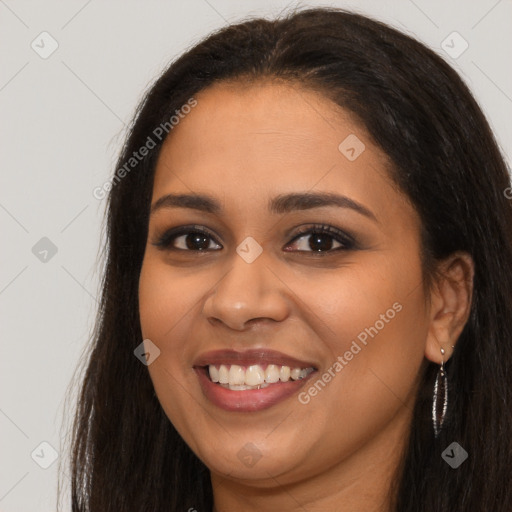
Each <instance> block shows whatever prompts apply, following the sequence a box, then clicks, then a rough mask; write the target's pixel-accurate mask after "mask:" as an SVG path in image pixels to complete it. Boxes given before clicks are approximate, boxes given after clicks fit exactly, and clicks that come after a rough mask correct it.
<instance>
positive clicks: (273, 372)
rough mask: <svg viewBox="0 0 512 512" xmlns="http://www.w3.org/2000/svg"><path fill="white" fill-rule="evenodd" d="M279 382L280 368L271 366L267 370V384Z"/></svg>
mask: <svg viewBox="0 0 512 512" xmlns="http://www.w3.org/2000/svg"><path fill="white" fill-rule="evenodd" d="M278 380H279V366H277V365H275V364H269V365H268V366H267V368H266V370H265V382H270V383H274V382H277V381H278Z"/></svg>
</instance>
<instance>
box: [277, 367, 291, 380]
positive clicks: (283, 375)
mask: <svg viewBox="0 0 512 512" xmlns="http://www.w3.org/2000/svg"><path fill="white" fill-rule="evenodd" d="M279 380H280V381H281V382H288V381H289V380H290V367H289V366H281V369H280V370H279Z"/></svg>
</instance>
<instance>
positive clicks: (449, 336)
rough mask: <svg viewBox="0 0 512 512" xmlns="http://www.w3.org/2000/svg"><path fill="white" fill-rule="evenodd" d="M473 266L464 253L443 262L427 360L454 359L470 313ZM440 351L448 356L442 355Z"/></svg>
mask: <svg viewBox="0 0 512 512" xmlns="http://www.w3.org/2000/svg"><path fill="white" fill-rule="evenodd" d="M473 277H474V262H473V258H471V256H470V255H469V254H467V253H465V252H456V253H453V254H451V255H450V256H449V257H448V258H447V259H445V260H443V261H442V262H441V263H440V264H439V267H438V272H437V277H436V278H435V283H434V284H433V287H432V288H433V289H432V293H431V297H430V325H429V330H428V334H427V340H426V344H425V357H426V358H427V359H429V360H430V361H432V362H435V363H438V364H441V362H442V361H443V360H444V361H445V362H446V361H447V360H448V359H449V358H450V357H451V355H452V353H453V346H454V345H455V344H456V343H457V339H458V338H459V336H460V334H461V332H462V330H463V329H464V326H465V325H466V322H467V320H468V318H469V313H470V310H471V299H472V295H473ZM441 348H443V349H444V350H445V354H444V356H443V354H442V353H441Z"/></svg>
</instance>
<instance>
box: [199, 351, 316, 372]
mask: <svg viewBox="0 0 512 512" xmlns="http://www.w3.org/2000/svg"><path fill="white" fill-rule="evenodd" d="M211 364H238V365H240V366H250V365H254V364H276V365H280V366H289V367H290V368H315V369H316V368H317V367H316V366H315V364H314V363H312V362H310V361H303V360H300V359H297V358H295V357H291V356H288V355H286V354H283V353H282V352H278V351H276V350H267V349H261V348H260V349H250V350H243V351H236V350H212V351H210V352H204V353H203V354H201V355H200V356H199V357H198V358H197V359H196V360H195V361H194V366H208V365H211Z"/></svg>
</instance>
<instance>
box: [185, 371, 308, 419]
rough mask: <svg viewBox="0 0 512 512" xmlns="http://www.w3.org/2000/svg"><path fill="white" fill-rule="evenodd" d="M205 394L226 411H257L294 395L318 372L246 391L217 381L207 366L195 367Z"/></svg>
mask: <svg viewBox="0 0 512 512" xmlns="http://www.w3.org/2000/svg"><path fill="white" fill-rule="evenodd" d="M194 369H195V371H196V373H197V375H198V377H199V383H200V384H201V388H202V390H203V393H204V395H205V396H206V398H208V400H210V402H212V403H213V404H215V405H216V406H217V407H220V408H221V409H225V410H226V411H237V412H255V411H261V410H263V409H268V408H269V407H272V406H273V405H276V404H278V403H279V402H282V401H283V400H285V399H286V398H288V397H289V396H291V395H294V394H295V393H297V392H298V391H299V389H300V388H301V387H302V386H304V384H305V383H306V382H307V381H308V380H309V379H310V378H311V376H312V375H315V374H316V373H317V372H316V371H314V372H311V373H310V374H309V375H308V376H307V377H305V378H304V379H300V380H294V381H288V382H280V383H277V382H276V383H275V384H270V385H269V386H267V387H266V388H262V389H247V390H245V391H231V390H230V389H228V388H224V387H222V386H220V385H219V384H216V383H215V382H212V381H211V380H210V379H209V378H208V376H207V375H206V372H207V370H206V369H205V368H194Z"/></svg>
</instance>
